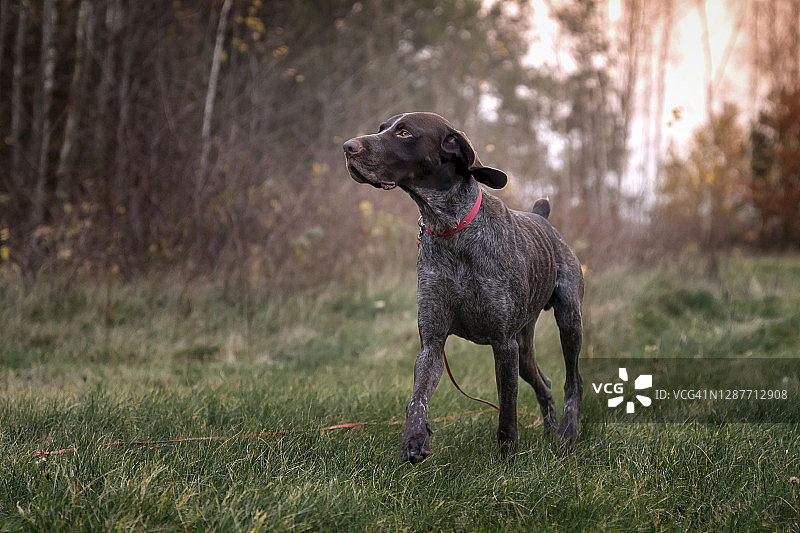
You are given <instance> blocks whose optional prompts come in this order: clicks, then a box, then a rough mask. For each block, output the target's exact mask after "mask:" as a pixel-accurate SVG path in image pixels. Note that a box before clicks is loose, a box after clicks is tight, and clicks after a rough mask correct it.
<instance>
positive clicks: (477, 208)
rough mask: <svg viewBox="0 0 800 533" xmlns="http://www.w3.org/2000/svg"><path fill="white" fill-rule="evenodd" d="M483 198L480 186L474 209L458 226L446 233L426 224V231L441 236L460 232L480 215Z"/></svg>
mask: <svg viewBox="0 0 800 533" xmlns="http://www.w3.org/2000/svg"><path fill="white" fill-rule="evenodd" d="M481 200H483V190H482V189H481V188H480V187H478V199H477V200H475V205H473V206H472V209H470V211H469V213H467V216H465V217H464V218H463V219H461V222H459V223H458V226H456V228H455V229H451V230H448V231H445V232H444V233H434V232H432V231H431V229H430V228H429V227H428V226H424V228H425V231H427V232H428V233H429V234H431V235H438V236H440V237H444V236H445V235H452V234H453V233H458V232H459V231H461V230H462V229H464V228H466V227H467V226H469V224H470V222H472V221H473V220H475V217H476V216H478V211H480V209H481ZM420 218H422V217H420Z"/></svg>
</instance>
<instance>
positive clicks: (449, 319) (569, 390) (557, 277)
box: [343, 112, 583, 463]
mask: <svg viewBox="0 0 800 533" xmlns="http://www.w3.org/2000/svg"><path fill="white" fill-rule="evenodd" d="M343 149H344V153H345V162H346V165H347V170H348V172H349V174H350V176H351V177H352V178H353V179H354V180H355V181H357V182H359V183H366V184H369V185H372V186H373V187H376V188H382V189H385V190H391V189H394V188H396V187H399V188H400V189H402V190H404V191H405V192H406V193H408V194H409V195H410V196H411V198H412V199H413V200H414V202H416V204H417V206H418V207H419V210H420V214H421V217H420V226H421V228H422V230H421V231H420V246H419V257H418V260H417V275H418V284H417V307H418V327H419V335H420V341H421V348H420V351H419V355H418V356H417V359H416V362H415V364H414V388H413V392H412V394H411V400H410V401H409V402H408V405H407V406H406V426H405V431H404V434H403V440H402V443H401V447H400V452H401V456H402V458H403V459H404V460H406V461H409V462H411V463H417V462H419V461H421V460H422V459H424V458H425V457H427V456H428V455H429V454H430V438H431V435H432V431H431V427H430V425H429V424H428V402H429V401H430V399H431V396H432V395H433V392H434V390H435V389H436V386H437V385H438V383H439V379H440V378H441V376H442V370H443V368H444V363H443V356H442V353H443V350H444V345H445V341H446V340H447V337H448V336H449V335H457V336H459V337H462V338H464V339H467V340H469V341H472V342H474V343H477V344H481V345H489V346H491V347H492V350H493V353H494V361H495V379H496V382H497V393H498V398H499V407H500V414H499V423H498V428H497V439H498V444H499V447H500V454H501V456H503V457H505V456H507V455H509V454H513V453H514V452H516V450H517V447H518V445H519V435H518V430H517V390H518V381H519V376H522V378H523V379H524V380H525V381H527V382H528V383H529V384H530V385H531V386H533V389H534V391H535V392H536V398H537V400H538V402H539V406H540V408H541V412H542V423H543V426H544V428H545V431H546V432H547V433H548V434H552V432H553V431H555V434H556V437H557V438H558V439H559V440H558V442H559V443H560V444H561V445H562V446H563V447H566V448H571V447H573V446H574V445H575V442H576V440H577V438H578V416H579V413H580V406H581V399H582V397H583V387H582V382H581V377H580V374H579V372H578V355H579V353H580V349H581V340H582V336H583V333H582V331H583V330H582V324H581V306H582V302H583V273H582V271H581V265H580V262H579V261H578V259H577V258H576V256H575V254H574V253H573V252H572V251H571V250H570V248H569V247H568V246H567V244H566V243H565V242H564V239H563V238H562V237H561V235H560V234H559V233H558V231H556V229H555V228H554V227H553V226H552V225H551V224H550V222H549V221H548V216H549V213H550V204H549V201H548V200H545V199H542V200H539V201H537V202H536V204H534V208H533V210H532V212H521V211H513V210H510V209H508V208H507V207H506V206H505V204H504V203H503V202H502V201H501V200H500V199H499V198H497V197H495V196H493V195H492V194H490V193H488V192H484V190H483V188H482V187H481V185H480V184H483V185H485V186H487V187H490V188H492V189H501V188H503V187H504V186H505V185H506V183H507V181H508V178H507V176H506V174H505V173H504V172H503V171H501V170H498V169H495V168H491V167H487V166H484V165H483V164H482V163H481V161H480V160H479V158H478V155H477V154H476V153H475V149H474V148H473V146H472V143H470V141H469V139H468V138H467V136H466V135H465V134H464V133H462V132H460V131H458V130H456V129H455V128H454V127H453V126H452V125H451V124H450V122H448V121H447V120H446V119H444V118H443V117H441V116H439V115H437V114H434V113H424V112H415V113H404V114H400V115H395V116H393V117H391V118H390V119H389V120H387V121H386V122H384V123H383V124H381V125H380V127H379V131H378V133H375V134H372V135H362V136H359V137H355V138H353V139H350V140H348V141H346V142H345V143H344V145H343ZM551 308H552V309H553V312H554V314H555V319H556V323H557V325H558V328H559V334H560V337H561V348H562V351H563V355H564V363H565V365H566V380H565V383H564V411H563V414H562V417H561V422H560V424H557V420H556V411H555V404H554V402H553V395H552V393H551V390H550V380H548V379H547V378H546V377H545V376H544V374H543V373H542V372H541V370H539V367H538V365H537V364H536V359H535V356H534V346H533V338H534V329H535V327H536V321H537V319H538V317H539V314H540V313H541V311H542V310H548V309H551Z"/></svg>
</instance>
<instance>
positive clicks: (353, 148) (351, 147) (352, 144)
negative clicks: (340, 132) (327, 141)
mask: <svg viewBox="0 0 800 533" xmlns="http://www.w3.org/2000/svg"><path fill="white" fill-rule="evenodd" d="M342 148H344V152H345V153H346V154H347V155H355V154H357V153H358V152H360V151H361V150H363V149H364V146H363V145H362V144H361V142H360V141H359V140H358V139H350V140H349V141H347V142H345V143H344V145H342Z"/></svg>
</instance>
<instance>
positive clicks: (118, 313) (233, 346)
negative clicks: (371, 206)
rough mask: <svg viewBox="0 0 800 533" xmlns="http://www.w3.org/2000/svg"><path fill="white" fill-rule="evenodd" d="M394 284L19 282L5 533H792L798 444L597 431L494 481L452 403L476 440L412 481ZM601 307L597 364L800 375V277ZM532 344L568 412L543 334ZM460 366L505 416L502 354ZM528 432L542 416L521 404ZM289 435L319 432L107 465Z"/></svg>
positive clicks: (408, 360) (11, 301)
mask: <svg viewBox="0 0 800 533" xmlns="http://www.w3.org/2000/svg"><path fill="white" fill-rule="evenodd" d="M387 280H390V278H389V277H388V276H387V277H385V278H383V279H381V280H380V281H378V280H373V281H370V282H363V283H360V284H350V286H341V285H338V286H334V285H331V287H330V288H328V289H325V290H318V291H314V292H308V293H303V294H293V295H285V296H283V297H274V296H273V297H266V296H258V295H249V296H248V297H239V296H236V295H235V294H233V293H226V292H225V291H224V290H222V289H219V288H216V287H214V286H204V285H199V284H194V285H187V284H184V283H178V282H174V281H175V280H173V282H172V283H168V282H162V283H159V284H157V285H158V286H156V284H149V285H148V284H144V283H129V284H125V285H122V284H119V283H117V284H111V285H102V284H101V285H97V286H87V285H73V286H67V285H66V284H65V282H63V281H59V280H55V279H53V280H44V281H42V282H41V283H39V285H37V286H36V287H35V288H34V289H32V290H29V291H27V292H25V291H23V290H22V289H21V288H20V287H19V286H17V285H16V284H15V283H14V282H12V281H10V280H9V279H8V278H4V279H3V280H2V281H0V320H1V321H2V329H0V335H2V340H1V341H0V530H2V531H42V530H49V531H54V530H97V531H112V530H113V531H142V530H151V531H152V530H157V531H173V530H176V531H180V530H213V531H249V530H256V531H258V530H262V531H263V530H296V531H305V530H312V531H316V530H334V531H378V530H385V531H399V530H411V531H416V530H432V531H436V530H445V531H451V530H455V531H536V530H542V531H573V530H600V531H627V530H643V531H661V530H664V531H720V530H723V531H725V530H727V531H740V530H745V531H746V530H756V531H759V530H764V531H789V530H793V531H797V530H800V485H798V484H795V483H792V479H791V478H792V477H800V424H797V423H793V424H765V423H749V424H717V425H711V424H699V423H683V424H601V423H585V424H583V425H582V426H581V437H580V440H579V443H578V446H577V448H576V450H575V451H574V452H572V453H561V452H559V451H558V450H556V449H555V448H554V446H553V444H552V442H551V441H550V440H548V439H547V438H545V436H544V435H543V433H542V429H541V427H523V428H521V431H520V439H521V442H520V452H519V453H518V454H517V455H516V457H515V458H514V459H513V460H501V459H500V458H499V457H498V454H497V450H496V442H495V437H494V434H495V429H496V416H495V415H494V414H493V413H491V412H483V413H479V414H466V415H465V414H463V413H466V412H468V411H473V410H481V409H482V408H481V406H480V405H478V404H474V403H473V402H470V401H469V400H467V399H465V398H463V397H462V396H460V395H459V394H458V392H457V391H455V389H454V388H453V387H452V385H451V384H450V383H448V382H447V381H446V380H443V381H442V383H441V384H440V386H439V389H438V390H437V393H436V395H435V396H434V398H433V400H432V402H431V417H433V418H442V417H447V416H449V415H461V416H456V417H453V418H448V419H445V420H440V421H437V422H433V423H432V425H433V430H434V438H433V442H432V448H433V452H434V453H433V455H432V456H431V457H429V458H428V459H427V460H426V461H424V462H423V463H422V464H420V465H417V466H410V465H408V464H404V463H401V462H400V460H399V453H398V451H399V442H400V437H401V434H402V425H396V424H394V425H393V424H390V422H392V421H398V420H402V417H403V413H404V407H405V403H406V401H407V400H408V397H409V395H410V390H411V384H412V368H413V361H414V357H415V356H416V351H417V349H418V342H419V340H418V336H417V333H416V309H415V295H414V280H413V278H403V279H391V280H390V281H387ZM585 307H586V309H585V327H586V338H585V344H584V350H583V352H582V357H585V358H589V357H609V356H625V357H645V356H658V357H665V358H667V357H700V358H702V357H763V358H771V357H776V358H778V357H780V358H790V357H800V258H796V257H795V258H758V259H754V258H736V259H725V260H722V261H720V262H719V263H718V264H717V265H715V266H714V267H713V268H709V267H708V265H707V264H706V262H704V261H702V260H697V261H695V262H688V263H681V264H677V265H674V266H671V267H669V268H666V267H665V268H658V269H646V270H630V269H626V270H617V271H611V272H606V273H603V274H595V273H593V272H591V271H590V272H588V274H587V294H586V300H585ZM539 328H540V329H539V333H538V336H537V354H538V358H539V362H540V365H541V366H542V368H543V370H544V371H545V373H546V374H547V375H549V376H550V377H551V378H552V380H553V383H554V385H557V386H556V387H554V392H555V393H556V403H557V407H558V408H560V400H561V398H560V390H561V384H562V383H563V370H562V366H563V364H562V362H561V355H560V351H559V348H558V341H557V331H556V329H555V326H554V321H553V319H552V315H551V314H550V315H549V316H545V317H544V318H543V319H542V320H541V321H540V326H539ZM448 357H449V359H450V362H451V365H452V367H453V371H454V373H455V374H456V375H457V376H458V377H459V381H460V382H461V385H462V386H463V387H464V388H465V389H467V390H468V391H470V392H472V393H475V394H478V395H480V396H482V397H485V398H488V399H494V398H496V392H495V386H494V375H493V362H492V358H491V355H490V351H489V350H488V349H487V348H485V347H477V346H474V345H471V344H469V343H466V342H462V341H459V340H457V339H451V340H450V341H449V343H448ZM589 379H590V377H587V376H584V380H585V381H586V380H589ZM795 379H796V378H795ZM794 401H798V400H797V398H795V399H794ZM520 408H521V409H522V410H526V411H535V410H536V401H535V397H534V394H533V391H532V390H531V389H530V387H528V386H527V385H521V386H520ZM365 421H369V422H377V423H376V424H375V425H370V426H366V427H359V428H354V429H344V430H338V431H327V432H320V431H314V429H316V428H321V427H325V426H330V425H333V424H341V423H345V422H365ZM522 422H523V424H528V423H529V421H528V420H527V419H522ZM289 429H291V430H296V429H300V430H309V431H302V432H298V433H291V434H285V435H269V436H263V437H260V438H253V439H245V438H238V439H229V440H225V441H201V442H184V443H178V444H167V445H158V446H146V447H134V446H128V447H119V448H111V449H103V448H102V447H101V446H102V445H103V444H105V443H110V442H114V441H126V442H130V441H142V440H152V439H169V438H180V437H192V436H220V435H226V436H231V435H233V436H244V435H249V434H254V433H265V432H272V431H276V430H289ZM71 447H74V448H75V451H74V452H73V453H68V454H63V455H57V456H56V455H54V456H47V457H44V458H41V457H40V458H31V457H30V454H32V453H33V452H35V451H36V450H39V449H41V450H50V451H52V450H58V449H64V448H71Z"/></svg>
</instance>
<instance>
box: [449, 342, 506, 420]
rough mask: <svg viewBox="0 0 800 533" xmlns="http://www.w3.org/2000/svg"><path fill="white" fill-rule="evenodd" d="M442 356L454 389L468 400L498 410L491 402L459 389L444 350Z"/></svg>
mask: <svg viewBox="0 0 800 533" xmlns="http://www.w3.org/2000/svg"><path fill="white" fill-rule="evenodd" d="M442 358H443V359H444V367H445V368H446V369H447V375H448V376H450V381H452V382H453V385H455V387H456V389H458V392H460V393H461V394H463V395H464V396H466V397H467V398H469V399H470V400H475V401H476V402H481V403H485V404H486V405H488V406H491V407H494V409H495V410H496V411H498V412H500V408H499V407H497V406H496V405H495V404H493V403H492V402H489V401H486V400H482V399H480V398H476V397H475V396H470V395H469V394H467V393H466V392H464V391H463V390H462V389H461V387H459V386H458V382H457V381H456V378H454V377H453V373H452V372H451V371H450V364H449V363H448V362H447V355H446V354H445V353H444V350H442Z"/></svg>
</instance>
